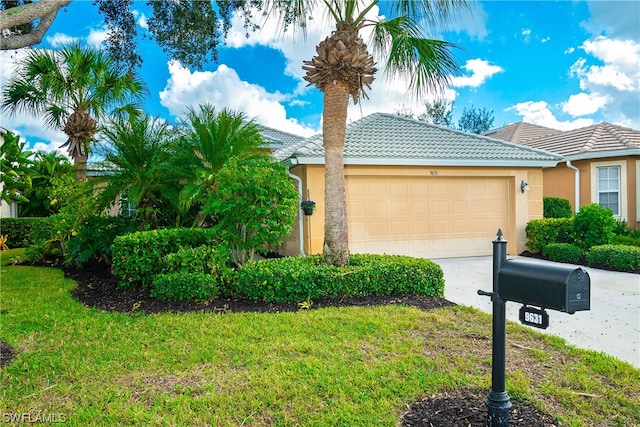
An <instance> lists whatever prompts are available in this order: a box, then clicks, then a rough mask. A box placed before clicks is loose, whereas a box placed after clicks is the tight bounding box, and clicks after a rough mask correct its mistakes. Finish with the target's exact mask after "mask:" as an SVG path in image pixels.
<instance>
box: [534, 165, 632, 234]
mask: <svg viewBox="0 0 640 427" xmlns="http://www.w3.org/2000/svg"><path fill="white" fill-rule="evenodd" d="M609 163H611V164H620V165H623V166H624V168H625V169H626V178H625V188H623V191H624V190H625V189H626V191H624V193H623V197H624V207H623V209H624V210H623V212H622V218H623V219H625V220H626V221H627V224H628V225H629V226H631V227H640V207H639V206H638V204H639V200H640V196H639V195H638V182H639V176H640V175H639V174H640V157H638V156H628V157H619V158H600V159H589V160H579V161H574V162H572V165H573V166H574V167H577V168H578V169H579V170H580V206H584V205H588V204H590V203H596V202H597V197H596V194H595V182H594V179H595V177H593V176H592V171H593V169H594V167H595V165H601V164H609ZM544 196H545V197H561V198H563V199H568V200H569V201H570V202H571V206H572V207H573V209H574V211H575V210H576V206H575V172H574V171H573V170H571V169H570V168H568V167H567V165H566V163H564V162H563V163H559V164H558V166H557V167H555V168H547V169H545V170H544Z"/></svg>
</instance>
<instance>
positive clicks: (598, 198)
mask: <svg viewBox="0 0 640 427" xmlns="http://www.w3.org/2000/svg"><path fill="white" fill-rule="evenodd" d="M486 135H487V136H490V137H492V138H498V139H504V140H507V141H510V142H514V143H518V144H521V145H523V146H527V147H531V148H536V149H542V150H547V151H549V152H552V153H555V154H558V155H560V156H562V158H563V159H562V161H561V162H559V163H558V165H557V166H555V167H550V168H545V169H544V173H543V176H544V191H543V194H544V196H547V197H561V198H564V199H568V200H569V201H570V202H571V205H572V207H573V208H574V209H575V210H577V209H579V207H580V206H583V205H587V204H590V203H599V204H600V205H602V206H607V207H609V208H611V210H612V211H613V214H614V216H615V217H616V218H618V219H620V220H625V221H627V224H628V225H629V226H631V227H640V195H639V194H638V189H639V188H640V131H638V130H635V129H630V128H626V127H622V126H618V125H613V124H609V123H600V124H597V125H593V126H588V127H584V128H580V129H574V130H570V131H565V132H562V131H553V130H552V129H549V128H544V127H542V126H536V125H531V124H528V123H522V122H521V123H515V124H511V125H508V126H505V127H503V128H500V129H496V130H492V131H489V132H487V134H486ZM523 135H526V137H523Z"/></svg>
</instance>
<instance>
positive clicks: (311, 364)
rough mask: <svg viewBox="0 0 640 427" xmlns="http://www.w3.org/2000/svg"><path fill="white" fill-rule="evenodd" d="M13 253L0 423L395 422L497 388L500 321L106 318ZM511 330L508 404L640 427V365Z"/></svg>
mask: <svg viewBox="0 0 640 427" xmlns="http://www.w3.org/2000/svg"><path fill="white" fill-rule="evenodd" d="M19 254H20V251H19V250H11V251H6V252H3V253H2V254H1V262H0V264H1V265H2V266H1V271H0V337H1V338H2V339H3V340H5V341H6V342H8V343H9V345H11V346H12V347H13V348H14V349H16V350H17V351H18V355H17V356H16V358H15V359H14V361H13V362H12V363H11V364H10V365H8V366H6V367H5V368H3V369H2V370H1V371H0V384H1V388H0V416H2V417H4V414H16V413H18V414H22V413H31V414H35V415H34V416H37V414H41V415H42V414H63V416H64V419H65V421H66V423H67V425H82V426H85V425H206V424H209V425H219V426H237V425H254V426H262V425H277V426H280V425H281V426H295V425H306V426H385V425H386V426H395V425H396V423H397V421H398V419H399V417H400V416H401V414H402V412H403V411H404V410H405V408H406V404H408V403H411V402H412V401H413V400H415V399H418V398H421V397H424V396H429V395H432V394H436V393H440V392H444V391H455V390H456V389H460V388H473V389H478V388H480V389H483V390H486V391H488V389H489V388H490V381H491V379H490V373H491V339H490V337H491V321H490V317H489V316H488V315H486V314H483V313H480V312H479V311H477V310H474V309H470V308H466V307H453V308H443V309H438V310H433V311H429V312H422V311H420V310H417V309H415V308H410V307H401V306H389V307H376V308H356V307H354V308H326V309H317V310H304V311H300V312H297V313H281V314H262V313H261V314H256V313H247V314H238V313H230V314H211V313H209V314H203V313H190V314H157V315H144V314H140V313H134V314H122V313H112V312H103V311H100V310H97V309H90V308H87V307H85V306H84V305H82V304H80V303H78V302H76V301H75V300H74V299H73V298H72V297H71V296H70V290H71V289H73V287H74V286H75V283H74V282H73V281H71V280H68V279H65V278H64V277H63V274H62V273H61V272H60V271H59V270H56V269H51V268H42V267H25V266H13V265H7V264H8V261H9V260H10V258H11V257H14V256H17V255H19ZM507 334H508V336H507V343H508V349H507V365H508V368H507V371H508V372H507V389H508V390H507V391H508V392H509V393H510V395H511V396H512V399H520V400H525V401H528V402H531V403H532V404H533V405H535V406H537V407H538V408H539V409H541V410H543V411H545V412H548V413H550V414H552V415H553V416H556V417H558V418H559V420H560V421H561V424H562V425H570V426H579V425H615V426H633V425H640V370H637V369H634V368H633V367H632V366H631V365H629V364H626V363H623V362H620V361H618V360H616V359H614V358H612V357H610V356H607V355H605V354H602V353H596V352H591V351H582V350H578V349H575V348H573V347H570V346H567V345H566V344H565V343H564V341H563V340H561V339H559V338H555V337H549V336H546V335H542V334H539V333H537V332H535V331H532V330H530V329H527V328H525V327H522V326H520V325H516V324H509V325H508V331H507ZM594 396H598V397H594ZM0 419H1V418H0Z"/></svg>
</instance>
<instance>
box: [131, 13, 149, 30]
mask: <svg viewBox="0 0 640 427" xmlns="http://www.w3.org/2000/svg"><path fill="white" fill-rule="evenodd" d="M133 16H134V18H136V19H137V22H138V25H139V26H140V27H142V28H144V29H145V30H148V29H149V23H148V21H147V16H146V15H145V14H144V13H143V12H140V11H139V10H134V11H133Z"/></svg>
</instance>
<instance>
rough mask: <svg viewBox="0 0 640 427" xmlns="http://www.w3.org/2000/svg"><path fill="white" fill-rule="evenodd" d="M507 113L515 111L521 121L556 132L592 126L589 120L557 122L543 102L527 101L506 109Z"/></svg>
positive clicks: (591, 121) (547, 105)
mask: <svg viewBox="0 0 640 427" xmlns="http://www.w3.org/2000/svg"><path fill="white" fill-rule="evenodd" d="M507 111H515V112H516V114H518V115H520V116H522V120H523V121H525V122H527V123H532V124H534V125H540V126H546V127H548V128H552V129H558V130H571V129H577V128H581V127H585V126H590V125H592V124H593V120H591V119H575V120H571V121H559V120H558V119H557V118H556V117H555V116H554V114H553V112H552V111H551V107H550V106H549V104H547V103H546V102H545V101H537V102H534V101H527V102H521V103H519V104H516V105H514V106H513V107H510V108H507Z"/></svg>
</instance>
